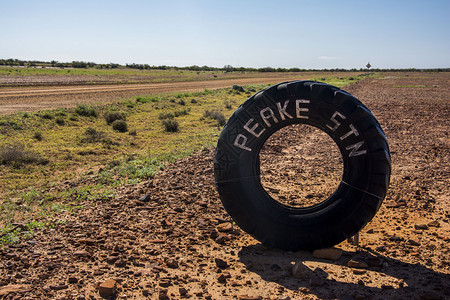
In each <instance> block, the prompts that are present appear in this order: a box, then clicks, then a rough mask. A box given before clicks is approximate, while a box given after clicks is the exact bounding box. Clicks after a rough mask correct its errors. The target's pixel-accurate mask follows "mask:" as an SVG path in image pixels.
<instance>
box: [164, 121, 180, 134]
mask: <svg viewBox="0 0 450 300" xmlns="http://www.w3.org/2000/svg"><path fill="white" fill-rule="evenodd" d="M162 123H163V125H164V130H165V131H167V132H178V131H179V130H180V128H179V124H178V122H177V120H173V119H167V120H164V121H162Z"/></svg>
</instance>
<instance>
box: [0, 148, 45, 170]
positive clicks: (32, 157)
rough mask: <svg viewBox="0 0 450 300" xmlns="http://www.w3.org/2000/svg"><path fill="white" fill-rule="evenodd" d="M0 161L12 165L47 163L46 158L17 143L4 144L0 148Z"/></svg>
mask: <svg viewBox="0 0 450 300" xmlns="http://www.w3.org/2000/svg"><path fill="white" fill-rule="evenodd" d="M0 163H1V164H4V165H14V166H20V165H22V164H32V163H36V164H41V165H45V164H47V163H48V159H46V158H44V157H42V155H40V154H39V153H36V152H34V151H31V150H27V149H25V146H24V145H23V144H20V143H17V144H6V145H3V146H2V147H1V148H0Z"/></svg>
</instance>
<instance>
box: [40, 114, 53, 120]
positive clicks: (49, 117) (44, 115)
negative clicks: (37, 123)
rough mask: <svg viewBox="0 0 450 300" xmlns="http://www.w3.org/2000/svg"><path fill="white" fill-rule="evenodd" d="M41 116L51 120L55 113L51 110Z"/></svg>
mask: <svg viewBox="0 0 450 300" xmlns="http://www.w3.org/2000/svg"><path fill="white" fill-rule="evenodd" d="M41 118H42V119H47V120H51V119H53V118H54V117H53V115H52V114H51V113H49V112H44V113H43V114H42V115H41Z"/></svg>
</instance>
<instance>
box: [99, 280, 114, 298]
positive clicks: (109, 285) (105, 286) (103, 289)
mask: <svg viewBox="0 0 450 300" xmlns="http://www.w3.org/2000/svg"><path fill="white" fill-rule="evenodd" d="M97 289H98V292H99V294H100V296H102V297H104V298H110V297H112V296H114V294H115V293H116V291H117V281H115V280H114V279H108V280H106V281H104V282H102V283H100V284H99V285H98V288H97Z"/></svg>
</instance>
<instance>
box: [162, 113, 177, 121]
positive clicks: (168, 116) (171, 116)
mask: <svg viewBox="0 0 450 300" xmlns="http://www.w3.org/2000/svg"><path fill="white" fill-rule="evenodd" d="M174 117H175V116H174V115H173V113H171V112H162V113H160V114H159V115H158V119H160V120H165V119H173V118H174Z"/></svg>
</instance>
